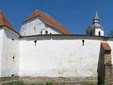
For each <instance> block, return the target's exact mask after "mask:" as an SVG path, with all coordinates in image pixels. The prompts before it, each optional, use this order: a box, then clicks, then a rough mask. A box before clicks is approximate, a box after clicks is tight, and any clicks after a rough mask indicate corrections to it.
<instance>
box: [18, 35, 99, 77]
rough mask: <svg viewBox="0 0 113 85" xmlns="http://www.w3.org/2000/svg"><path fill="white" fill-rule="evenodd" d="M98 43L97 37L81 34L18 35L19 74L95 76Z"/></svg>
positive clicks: (34, 75) (33, 75)
mask: <svg viewBox="0 0 113 85" xmlns="http://www.w3.org/2000/svg"><path fill="white" fill-rule="evenodd" d="M34 39H37V43H36V46H35V43H34ZM82 40H84V45H83V42H82ZM100 43H101V40H100V39H99V40H98V39H97V38H93V39H90V37H81V36H79V37H76V36H75V37H72V36H70V37H69V36H67V37H39V38H38V37H37V38H26V39H22V40H21V41H20V70H19V71H20V72H19V75H20V76H32V77H36V76H47V77H96V76H97V66H98V58H99V50H100ZM29 68H30V69H29Z"/></svg>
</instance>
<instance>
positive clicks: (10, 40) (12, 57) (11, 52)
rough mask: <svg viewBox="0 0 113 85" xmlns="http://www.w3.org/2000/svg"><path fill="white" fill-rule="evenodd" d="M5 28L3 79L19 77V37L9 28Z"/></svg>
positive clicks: (2, 63)
mask: <svg viewBox="0 0 113 85" xmlns="http://www.w3.org/2000/svg"><path fill="white" fill-rule="evenodd" d="M3 28H4V29H3V36H2V38H3V40H2V42H3V45H2V59H1V62H0V63H1V77H11V76H18V71H19V35H18V34H17V33H15V32H13V31H12V30H10V29H9V28H7V27H3Z"/></svg>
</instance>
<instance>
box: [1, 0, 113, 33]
mask: <svg viewBox="0 0 113 85" xmlns="http://www.w3.org/2000/svg"><path fill="white" fill-rule="evenodd" d="M96 8H98V12H99V18H100V23H101V25H102V26H103V28H104V30H105V34H106V35H107V33H108V32H109V31H110V30H112V29H113V0H0V9H1V10H2V11H3V12H4V14H5V15H6V16H7V18H8V19H9V21H10V22H11V23H12V25H13V26H14V28H15V29H16V30H17V31H19V30H20V28H21V25H22V22H23V21H24V20H25V19H26V18H27V17H28V16H29V15H30V14H31V13H32V12H33V11H34V10H35V9H38V10H41V11H43V12H46V13H47V14H49V15H50V16H51V17H53V18H55V19H56V20H57V21H59V22H60V23H61V24H63V25H64V26H65V27H66V28H67V29H68V30H70V31H71V32H72V33H73V34H85V30H86V28H87V27H88V26H89V25H91V23H92V19H93V17H94V13H95V10H96Z"/></svg>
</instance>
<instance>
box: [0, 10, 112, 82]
mask: <svg viewBox="0 0 113 85" xmlns="http://www.w3.org/2000/svg"><path fill="white" fill-rule="evenodd" d="M112 49H113V37H106V36H104V29H103V27H102V26H101V25H100V22H99V17H98V12H97V11H96V12H95V16H94V19H93V21H92V24H91V25H90V26H88V28H87V29H86V35H75V34H71V33H70V31H69V30H68V29H67V28H65V27H64V26H63V25H62V24H60V23H59V22H57V21H56V20H55V19H53V18H52V17H50V16H49V15H48V14H46V13H44V12H41V11H39V10H36V11H34V12H33V13H32V14H31V15H30V16H29V17H28V18H27V19H26V20H25V21H24V22H23V23H22V26H21V29H20V33H18V32H16V31H15V29H14V28H13V26H12V25H11V23H10V22H9V21H8V19H7V18H6V17H5V15H4V14H3V12H2V11H0V78H7V77H11V78H12V77H45V78H52V79H54V78H59V77H64V78H70V79H71V78H74V79H75V80H81V79H82V80H88V81H89V80H95V81H99V82H107V81H108V80H109V79H111V78H112V74H113V69H112V67H113V51H112Z"/></svg>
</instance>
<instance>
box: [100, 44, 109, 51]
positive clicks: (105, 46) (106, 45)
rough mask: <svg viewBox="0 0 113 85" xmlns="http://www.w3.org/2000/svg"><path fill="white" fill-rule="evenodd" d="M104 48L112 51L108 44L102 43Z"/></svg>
mask: <svg viewBox="0 0 113 85" xmlns="http://www.w3.org/2000/svg"><path fill="white" fill-rule="evenodd" d="M102 47H103V48H104V50H111V48H110V46H109V44H108V43H102Z"/></svg>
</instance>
